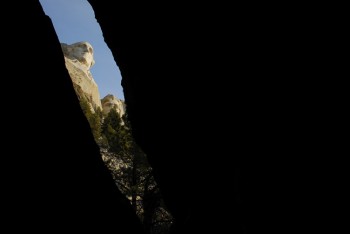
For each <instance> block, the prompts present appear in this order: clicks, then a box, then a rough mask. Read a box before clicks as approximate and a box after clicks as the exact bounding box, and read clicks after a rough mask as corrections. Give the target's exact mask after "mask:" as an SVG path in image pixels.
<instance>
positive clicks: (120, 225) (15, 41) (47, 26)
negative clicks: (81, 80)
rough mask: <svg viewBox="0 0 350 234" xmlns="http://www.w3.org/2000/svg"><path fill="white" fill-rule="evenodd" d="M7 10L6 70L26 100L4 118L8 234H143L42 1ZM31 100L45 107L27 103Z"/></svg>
mask: <svg viewBox="0 0 350 234" xmlns="http://www.w3.org/2000/svg"><path fill="white" fill-rule="evenodd" d="M1 5H2V6H1V11H2V14H1V15H2V16H1V18H2V19H1V25H2V29H3V33H4V35H6V36H4V37H3V38H2V43H4V44H6V46H5V48H4V50H3V53H4V54H7V58H8V60H6V61H5V62H4V63H3V64H2V66H3V68H4V69H5V70H6V72H8V71H11V73H12V74H13V75H12V76H11V77H8V78H7V79H6V80H4V83H3V85H4V86H3V87H6V89H7V90H12V91H13V92H15V93H18V94H20V95H14V96H13V97H11V104H5V106H3V108H4V109H6V110H7V111H10V112H11V116H10V115H7V116H4V119H3V121H4V123H6V126H7V127H6V128H3V129H2V132H1V133H2V140H1V155H2V156H1V163H0V165H1V167H2V169H1V181H0V186H1V211H0V212H1V217H2V220H1V227H2V228H3V229H4V230H7V231H10V232H23V231H25V232H35V233H53V232H58V233H67V232H76V233H88V232H91V231H92V232H96V233H113V232H114V233H130V234H131V233H142V228H141V225H140V223H139V220H138V218H137V217H136V215H135V214H134V212H133V211H132V209H131V206H130V204H129V202H128V201H127V199H126V198H125V196H124V195H122V194H121V193H120V191H119V190H118V189H117V187H116V185H115V183H114V181H113V179H112V176H111V175H110V172H109V171H108V169H107V168H106V166H105V165H104V163H103V162H102V159H101V155H100V153H99V148H98V147H97V145H96V143H95V142H94V139H93V136H92V133H91V130H90V128H89V124H88V122H87V120H86V118H85V116H84V115H83V113H82V111H81V108H80V106H79V102H78V99H77V96H76V94H75V92H74V89H73V84H72V81H71V79H70V77H69V74H68V71H67V69H66V67H65V60H64V56H63V52H62V50H61V45H60V43H59V40H58V38H57V36H56V34H55V31H54V27H53V25H52V23H51V20H50V19H49V17H47V16H45V14H44V11H43V10H42V8H41V5H40V4H39V1H22V2H20V3H17V2H16V3H15V2H13V1H8V2H6V1H5V2H2V3H1ZM4 12H6V16H5V14H4ZM3 17H4V18H5V19H4V18H3ZM28 30H29V31H28ZM26 45H28V46H26ZM24 52H26V53H27V54H29V55H30V57H26V59H25V60H26V61H24V58H21V57H20V56H19V55H21V54H23V53H24ZM19 64H21V66H20V67H19ZM5 70H4V71H3V72H5ZM2 95H5V94H4V93H3V92H2ZM2 97H3V96H2ZM23 97H25V98H26V99H30V100H33V101H34V100H35V102H37V103H40V105H33V104H29V102H27V103H25V102H23ZM4 98H5V97H4ZM15 103H18V104H19V103H22V105H21V106H18V105H14V104H15ZM31 103H32V102H31ZM10 146H11V148H12V150H9V147H10Z"/></svg>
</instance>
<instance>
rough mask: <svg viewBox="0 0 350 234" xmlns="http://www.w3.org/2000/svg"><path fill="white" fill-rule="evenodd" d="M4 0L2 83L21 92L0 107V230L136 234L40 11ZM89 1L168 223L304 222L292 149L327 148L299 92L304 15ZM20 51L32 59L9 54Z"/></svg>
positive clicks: (271, 227) (302, 179) (277, 227)
mask: <svg viewBox="0 0 350 234" xmlns="http://www.w3.org/2000/svg"><path fill="white" fill-rule="evenodd" d="M8 2H10V1H7V2H6V5H5V4H4V3H1V4H2V5H3V6H4V7H3V8H1V11H2V13H5V12H6V13H9V14H10V16H5V14H2V17H4V18H5V19H4V20H3V21H2V24H3V25H4V27H2V30H3V35H4V36H3V37H2V40H4V42H3V51H2V54H5V55H6V60H5V64H2V67H3V69H5V70H6V71H10V74H11V76H10V77H9V76H8V75H7V77H6V79H5V81H4V82H5V83H4V87H6V89H13V90H14V91H15V92H16V93H18V94H19V95H17V96H11V100H10V101H8V102H6V104H5V106H4V107H3V108H4V110H6V111H9V112H10V113H11V115H5V116H4V115H3V117H4V120H2V123H3V124H4V125H6V126H7V127H8V129H2V135H3V136H4V137H3V139H4V140H2V142H1V147H2V156H1V166H2V170H1V172H2V173H3V174H2V180H1V191H2V202H3V206H2V208H1V212H2V213H3V215H2V217H3V218H2V219H3V220H2V223H3V224H4V225H2V226H3V227H4V228H5V229H6V228H11V230H13V231H17V230H18V229H21V228H22V227H23V226H25V228H26V231H37V232H38V231H39V232H40V231H45V233H47V232H50V231H51V229H54V230H55V231H57V230H61V231H66V230H70V231H72V230H75V231H79V232H86V231H89V230H92V229H94V228H95V229H98V228H99V229H100V231H99V233H107V232H108V233H110V232H111V231H112V230H116V229H118V232H119V233H141V226H140V224H139V222H138V220H137V218H136V216H135V215H134V214H133V213H132V211H131V209H130V206H129V204H128V203H127V202H126V199H124V197H123V196H122V195H121V194H120V192H119V191H118V190H117V188H116V186H114V183H113V180H112V178H111V176H110V174H109V173H108V171H107V170H106V168H105V166H104V165H103V163H102V160H101V159H100V156H99V153H98V148H97V146H96V144H95V143H94V142H93V137H92V134H91V133H90V130H89V128H88V123H87V121H86V119H85V118H84V117H83V113H82V112H81V110H80V108H79V103H78V100H77V98H76V96H75V93H74V89H73V87H72V83H71V81H70V79H69V77H68V73H67V71H66V69H65V67H64V60H63V54H62V52H61V48H60V44H59V42H58V39H57V36H56V35H55V32H54V30H53V26H52V24H51V22H50V20H49V18H48V17H46V16H44V13H43V11H42V9H41V7H40V4H39V2H38V1H23V2H21V3H20V7H19V6H18V5H19V4H18V3H17V2H16V3H14V2H13V1H12V2H11V3H8ZM89 2H90V3H91V5H92V6H93V9H94V10H95V15H96V18H97V20H98V22H99V23H100V25H101V28H102V30H103V35H104V37H105V41H106V42H107V44H108V46H109V47H110V49H111V51H112V53H113V55H114V58H115V60H116V62H117V64H118V66H119V67H120V70H121V73H122V77H123V81H122V85H123V87H124V94H125V102H126V106H127V112H128V116H129V118H130V122H131V124H132V127H133V134H134V137H135V139H136V141H137V142H138V144H139V145H140V146H141V147H142V149H143V150H144V152H145V153H146V154H147V155H148V157H149V161H150V163H151V165H152V167H153V169H154V172H155V178H156V180H157V183H158V184H159V186H160V188H161V191H162V194H163V196H164V200H165V202H166V204H167V206H168V208H169V209H170V210H171V212H172V214H173V215H174V217H175V219H176V224H175V225H174V226H173V233H178V234H180V233H181V234H184V233H204V232H205V233H207V232H209V233H261V232H268V233H286V231H294V233H298V232H299V231H300V230H306V228H305V226H307V227H308V229H307V230H309V231H310V230H314V229H315V227H316V226H317V224H318V223H319V222H315V221H313V220H314V219H316V218H315V217H319V216H321V215H320V214H322V212H319V214H316V213H317V211H319V210H320V209H319V208H317V206H316V205H314V204H313V202H314V200H313V198H314V197H315V196H311V195H308V194H309V192H310V191H311V189H310V186H309V185H310V184H311V182H312V181H311V180H308V179H306V178H308V177H307V176H306V175H307V173H305V172H304V171H303V168H304V169H308V168H309V167H308V161H307V159H306V157H302V158H301V157H300V155H303V154H310V153H315V150H316V152H323V153H324V152H330V151H329V149H328V148H327V146H329V144H322V143H324V139H322V136H323V135H322V134H324V133H322V131H321V130H320V129H319V128H318V126H319V125H318V123H319V121H320V119H318V118H317V116H316V115H314V114H313V111H314V108H310V107H314V105H315V102H314V101H312V100H313V99H312V98H313V97H312V95H310V96H311V98H310V96H308V95H305V93H307V91H309V90H311V88H310V87H312V86H311V85H310V84H311V82H308V81H307V80H305V79H303V80H302V81H301V80H298V77H300V76H301V74H312V72H311V70H308V69H307V67H310V66H313V64H312V63H311V64H310V58H312V53H313V51H316V50H313V49H312V45H313V42H314V40H308V39H307V37H308V30H309V28H307V27H306V26H303V25H305V24H304V22H302V23H300V22H296V21H295V14H294V12H293V14H290V12H288V10H286V9H289V8H288V7H286V8H285V9H283V10H281V11H278V12H275V11H272V10H271V8H270V6H268V5H262V6H257V5H254V6H253V5H249V6H243V5H235V6H234V7H233V8H232V7H225V6H218V5H215V6H214V5H205V4H204V3H201V4H200V5H196V6H191V5H189V4H186V5H185V4H183V5H181V4H179V5H175V4H174V5H173V6H171V7H166V6H160V5H156V4H153V5H152V4H151V3H142V4H138V5H132V6H126V5H122V4H118V3H115V2H113V4H112V1H109V0H108V1H103V0H89ZM159 7H161V8H159ZM289 16H290V17H289ZM292 16H293V17H292ZM296 24H297V26H295V25H296ZM27 29H30V33H27V32H26V31H25V30H27ZM310 48H311V49H310ZM305 49H307V52H305ZM24 51H25V52H26V54H30V59H28V57H24V58H21V57H19V55H21V54H23V52H24ZM304 55H305V56H304ZM38 61H40V65H39V62H38ZM305 64H307V66H306V65H305ZM45 70H48V71H56V72H55V73H52V72H51V73H48V72H45ZM305 70H307V72H306V73H305ZM312 71H314V70H312ZM47 74H50V76H48V75H47ZM29 76H30V77H31V78H30V79H29ZM296 77H297V78H296ZM19 81H20V82H19ZM2 95H3V100H5V99H6V98H7V96H5V94H4V93H2ZM22 97H26V98H30V99H32V100H36V101H42V103H44V102H45V103H47V105H40V106H38V105H28V104H26V103H23V99H22ZM48 97H50V99H49V100H47V98H48ZM150 100H151V102H152V105H149V103H150ZM15 104H18V105H15ZM179 104H181V107H179ZM179 109H181V113H179ZM34 134H35V135H34ZM34 136H35V137H34ZM319 140H320V141H319ZM10 145H15V146H14V147H12V148H11V149H12V150H11V151H10V152H8V148H9V146H10ZM298 157H299V158H298ZM300 164H302V165H305V167H302V168H300V167H299V166H300ZM305 194H306V195H305ZM311 194H312V193H311ZM310 204H311V205H310ZM306 206H307V207H308V208H307V209H305V207H306ZM315 208H316V209H315ZM311 216H312V218H310V217H311ZM325 223H326V222H324V223H322V225H321V226H322V227H324V225H326V224H325ZM44 224H45V225H44ZM48 227H49V229H50V230H48ZM310 227H311V228H310Z"/></svg>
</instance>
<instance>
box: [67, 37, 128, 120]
mask: <svg viewBox="0 0 350 234" xmlns="http://www.w3.org/2000/svg"><path fill="white" fill-rule="evenodd" d="M61 47H62V50H63V54H64V59H65V63H66V68H67V70H68V72H69V75H70V77H71V79H72V81H73V85H74V89H75V91H76V93H77V95H78V97H79V98H85V99H86V100H87V101H88V103H89V104H90V106H91V110H92V111H93V112H94V111H95V110H96V109H97V108H101V110H102V111H103V113H104V114H108V113H109V111H110V110H111V109H112V108H114V109H115V110H116V111H117V112H118V113H119V115H120V116H123V115H124V113H125V104H124V102H123V101H122V100H120V99H118V98H117V97H115V96H114V95H112V94H108V95H106V96H105V97H104V98H103V99H100V93H99V90H98V85H97V84H96V82H95V80H94V78H93V76H92V74H91V72H90V68H91V67H92V66H93V65H94V64H95V60H94V49H93V47H92V45H91V44H90V43H89V42H83V41H82V42H77V43H73V44H71V45H68V44H66V43H61Z"/></svg>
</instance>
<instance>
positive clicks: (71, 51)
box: [61, 41, 95, 70]
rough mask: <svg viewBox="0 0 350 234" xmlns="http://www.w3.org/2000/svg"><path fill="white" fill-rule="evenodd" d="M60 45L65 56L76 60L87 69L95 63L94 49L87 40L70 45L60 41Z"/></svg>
mask: <svg viewBox="0 0 350 234" xmlns="http://www.w3.org/2000/svg"><path fill="white" fill-rule="evenodd" d="M61 47H62V50H63V53H64V56H65V57H67V58H69V59H72V60H74V59H76V60H78V61H79V62H80V63H81V64H82V65H84V66H86V69H87V70H89V69H90V68H91V67H92V66H93V65H94V64H95V60H94V49H93V48H92V46H91V44H90V43H89V42H86V41H80V42H76V43H73V44H71V45H68V44H66V43H61Z"/></svg>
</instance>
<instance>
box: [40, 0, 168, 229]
mask: <svg viewBox="0 0 350 234" xmlns="http://www.w3.org/2000/svg"><path fill="white" fill-rule="evenodd" d="M40 3H41V5H42V7H43V9H44V11H45V13H46V14H47V15H48V16H49V17H50V18H51V20H52V23H53V25H54V27H55V31H56V33H57V36H58V38H59V40H60V42H61V47H62V51H63V54H64V59H65V63H66V68H67V70H68V72H69V74H70V77H71V79H72V83H73V86H74V89H75V91H76V94H77V96H78V99H79V101H80V104H81V108H82V110H83V112H84V114H85V116H86V118H87V119H88V121H89V124H90V127H91V130H92V133H93V135H94V138H95V141H96V143H97V144H98V145H99V146H100V151H101V156H102V159H103V160H104V162H105V164H106V165H107V167H108V168H109V169H110V171H111V173H112V175H113V177H114V179H115V182H116V184H117V186H118V188H119V189H120V191H121V192H123V193H124V194H125V195H126V197H127V198H128V199H129V200H130V203H131V206H132V208H133V209H134V211H135V212H136V213H137V215H138V216H139V218H140V219H141V221H142V222H143V224H144V226H145V229H146V230H147V231H148V232H149V233H152V234H153V233H168V231H169V227H170V226H171V224H172V223H173V219H172V216H171V215H170V214H169V212H168V211H167V209H166V207H165V205H164V202H163V201H162V197H161V192H160V190H159V188H158V186H157V184H156V182H155V180H154V178H153V175H152V168H151V167H150V165H149V164H148V161H147V157H146V155H145V154H144V153H143V151H142V150H141V149H140V148H139V147H138V146H137V144H136V143H135V142H134V140H133V137H132V135H131V126H130V124H129V122H128V119H127V112H126V106H125V103H124V95H123V91H122V87H121V75H120V71H119V68H118V66H117V65H116V63H115V61H114V59H113V56H112V53H111V51H110V50H109V48H108V47H107V45H106V44H105V42H104V39H103V35H102V32H101V29H100V27H99V25H98V23H97V22H96V19H95V17H94V12H93V9H92V8H91V6H90V5H89V3H88V2H87V1H86V0H61V1H50V0H40ZM101 97H102V98H101Z"/></svg>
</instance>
